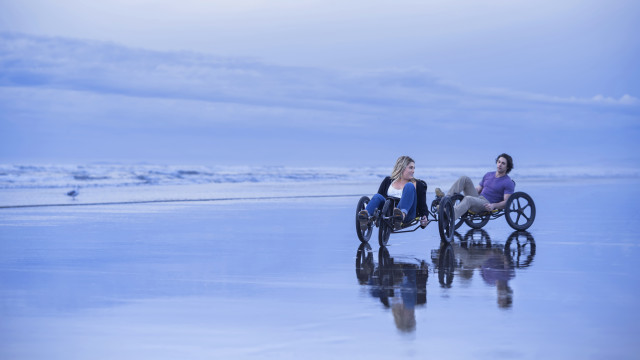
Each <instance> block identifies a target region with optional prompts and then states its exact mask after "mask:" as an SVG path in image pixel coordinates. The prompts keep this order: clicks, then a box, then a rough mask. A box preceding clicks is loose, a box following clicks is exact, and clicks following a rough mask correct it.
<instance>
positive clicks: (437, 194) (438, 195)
mask: <svg viewBox="0 0 640 360" xmlns="http://www.w3.org/2000/svg"><path fill="white" fill-rule="evenodd" d="M436 197H439V198H443V197H444V193H443V192H442V190H440V188H436Z"/></svg>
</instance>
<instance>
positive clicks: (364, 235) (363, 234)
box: [356, 196, 373, 243]
mask: <svg viewBox="0 0 640 360" xmlns="http://www.w3.org/2000/svg"><path fill="white" fill-rule="evenodd" d="M368 203H369V197H367V196H363V197H361V198H360V200H359V201H358V206H357V207H356V233H357V234H358V239H360V241H361V242H363V243H366V242H369V239H371V233H372V232H373V222H369V225H368V226H367V229H366V230H364V231H363V230H362V229H361V228H360V219H358V214H359V213H360V211H362V210H364V209H365V208H366V207H367V204H368Z"/></svg>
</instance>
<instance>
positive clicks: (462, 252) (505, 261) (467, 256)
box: [452, 229, 516, 309]
mask: <svg viewBox="0 0 640 360" xmlns="http://www.w3.org/2000/svg"><path fill="white" fill-rule="evenodd" d="M478 234H480V235H481V236H482V237H481V239H479V241H478V239H476V238H475V237H474V235H478ZM452 246H454V247H456V251H455V254H456V258H457V259H458V260H459V261H460V272H459V273H460V275H461V277H463V278H465V279H466V280H470V279H471V278H472V275H473V272H474V270H475V269H479V270H480V276H481V277H482V280H483V281H484V282H485V284H487V285H489V286H495V287H496V291H497V293H498V298H497V302H498V307H500V308H503V309H506V308H510V307H511V306H512V303H513V290H512V289H511V287H509V281H510V280H511V279H513V278H515V276H516V274H515V269H514V268H513V264H512V262H511V258H510V257H509V256H507V255H505V251H504V246H502V245H497V244H493V245H491V240H490V238H489V236H488V234H486V232H485V231H484V230H481V229H472V230H469V232H467V234H466V235H465V240H464V241H463V242H462V243H453V244H452Z"/></svg>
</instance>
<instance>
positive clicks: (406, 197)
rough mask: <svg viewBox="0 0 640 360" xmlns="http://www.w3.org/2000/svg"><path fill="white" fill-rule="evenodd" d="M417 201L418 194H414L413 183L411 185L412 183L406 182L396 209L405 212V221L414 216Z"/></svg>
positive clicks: (410, 219)
mask: <svg viewBox="0 0 640 360" xmlns="http://www.w3.org/2000/svg"><path fill="white" fill-rule="evenodd" d="M417 202H418V195H417V194H416V187H415V185H413V183H407V184H406V185H405V186H404V188H403V189H402V197H401V198H400V202H399V203H398V209H400V210H401V211H402V212H403V213H404V214H405V217H404V220H405V222H410V221H412V220H413V219H414V218H415V217H416V204H417Z"/></svg>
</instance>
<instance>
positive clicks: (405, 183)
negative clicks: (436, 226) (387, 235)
mask: <svg viewBox="0 0 640 360" xmlns="http://www.w3.org/2000/svg"><path fill="white" fill-rule="evenodd" d="M415 170H416V163H415V161H414V160H413V159H412V158H411V157H409V156H400V157H399V158H398V160H396V165H395V166H394V167H393V171H392V172H391V176H387V177H385V178H384V180H382V183H381V184H380V188H379V189H378V193H377V194H375V195H373V196H372V197H371V201H369V204H367V207H366V209H365V210H362V211H360V213H359V214H358V220H359V221H360V227H361V228H362V229H363V230H364V229H366V228H367V225H368V223H369V219H370V217H371V216H373V213H374V212H375V211H376V209H381V208H382V206H383V205H384V202H385V200H386V198H387V197H389V196H393V197H397V198H400V202H399V203H398V207H397V208H395V209H393V216H394V228H395V229H400V228H402V224H403V223H410V222H411V221H412V220H413V219H415V218H416V217H420V225H422V226H426V225H427V223H428V222H429V221H428V220H427V216H426V215H427V200H426V199H427V196H426V195H427V189H426V187H425V186H424V184H423V183H422V182H421V181H416V179H415V178H414V177H413V173H414V172H415ZM418 199H420V200H418Z"/></svg>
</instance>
